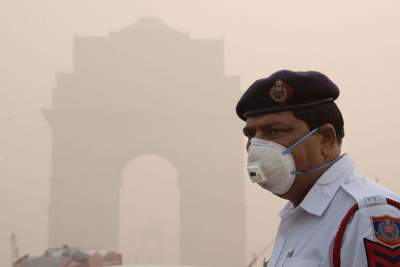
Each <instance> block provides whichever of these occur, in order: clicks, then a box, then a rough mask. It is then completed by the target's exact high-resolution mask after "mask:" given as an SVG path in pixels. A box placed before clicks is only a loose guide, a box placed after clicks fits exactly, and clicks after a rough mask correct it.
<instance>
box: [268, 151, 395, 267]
mask: <svg viewBox="0 0 400 267" xmlns="http://www.w3.org/2000/svg"><path fill="white" fill-rule="evenodd" d="M376 196H378V197H376ZM386 197H388V198H391V199H393V200H395V201H399V197H398V196H397V195H395V194H394V193H392V192H389V191H388V190H387V189H385V188H383V187H381V186H380V185H378V184H376V183H375V182H372V181H370V180H368V179H367V178H364V177H360V176H358V175H357V174H356V173H355V169H354V166H353V162H352V160H351V159H350V157H349V156H348V155H344V156H343V157H342V158H341V159H339V160H338V161H337V162H336V163H335V164H334V165H332V166H331V167H330V168H329V169H328V170H327V171H325V173H324V174H323V175H322V176H321V177H320V178H319V179H318V181H317V182H316V183H315V184H314V186H313V187H312V188H311V189H310V191H309V192H308V193H307V195H306V196H305V197H304V199H303V201H302V202H301V203H300V204H299V205H298V206H297V207H294V206H293V205H292V204H291V203H290V202H288V203H287V204H286V206H285V207H284V208H283V209H282V210H281V212H280V214H279V216H280V217H281V222H280V225H279V228H278V233H277V236H276V238H275V244H274V249H273V251H272V255H271V257H270V260H269V261H268V265H267V266H268V267H281V266H284V267H290V266H296V267H305V266H307V267H314V266H323V267H325V266H333V263H332V252H333V245H334V239H335V236H336V233H337V230H338V228H339V225H340V223H341V221H342V219H343V217H344V216H345V214H346V213H347V212H348V210H349V209H350V208H351V207H352V206H353V205H354V204H355V203H358V204H359V206H360V210H359V211H357V212H356V213H355V215H354V217H353V218H352V220H351V221H350V222H349V224H348V225H347V228H346V231H345V235H344V239H343V243H342V248H341V266H342V267H350V266H352V267H353V266H354V267H358V266H363V267H364V266H365V267H366V266H369V265H368V260H367V255H366V252H365V244H364V242H365V241H364V238H366V239H368V240H372V241H374V242H377V240H376V237H375V230H374V226H373V224H372V218H371V216H373V217H375V216H382V215H390V216H392V217H395V218H398V219H400V210H398V209H397V208H395V207H393V206H390V205H388V204H386V201H384V203H381V202H380V200H385V198H386ZM399 225H400V221H399V224H395V225H393V224H392V226H394V228H393V227H392V230H393V229H394V230H396V229H397V231H398V230H399V228H398V226H399ZM396 227H397V228H396ZM396 234H399V233H398V232H395V233H394V235H395V236H396ZM396 240H397V239H396ZM396 240H395V242H396ZM399 240H400V237H399ZM399 249H400V248H399ZM392 256H393V255H392ZM389 260H394V261H396V260H399V262H397V264H399V265H393V266H400V254H399V257H397V258H396V257H395V258H394V259H389ZM370 264H371V265H370V266H375V265H372V263H371V260H370ZM382 266H386V265H382Z"/></svg>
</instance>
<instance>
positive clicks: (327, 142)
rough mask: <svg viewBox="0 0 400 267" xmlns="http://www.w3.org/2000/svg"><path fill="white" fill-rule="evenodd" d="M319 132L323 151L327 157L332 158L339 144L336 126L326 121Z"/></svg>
mask: <svg viewBox="0 0 400 267" xmlns="http://www.w3.org/2000/svg"><path fill="white" fill-rule="evenodd" d="M318 133H319V134H320V135H321V152H322V154H323V155H324V156H325V157H327V158H330V157H331V156H332V153H335V149H336V146H337V136H336V131H335V127H333V125H332V124H330V123H326V124H324V125H322V126H321V127H320V128H319V130H318Z"/></svg>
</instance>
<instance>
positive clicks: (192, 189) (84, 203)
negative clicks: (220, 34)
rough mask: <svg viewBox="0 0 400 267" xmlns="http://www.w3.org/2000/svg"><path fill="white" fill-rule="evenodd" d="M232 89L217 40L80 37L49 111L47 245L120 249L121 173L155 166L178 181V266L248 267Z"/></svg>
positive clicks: (163, 32) (149, 34) (145, 27)
mask: <svg viewBox="0 0 400 267" xmlns="http://www.w3.org/2000/svg"><path fill="white" fill-rule="evenodd" d="M239 87H240V80H239V77H238V76H230V75H227V74H225V68H224V42H223V39H195V38H191V37H190V35H189V34H187V33H182V32H179V31H177V30H175V29H173V28H172V27H170V26H168V25H166V24H165V23H164V22H162V21H161V20H159V19H156V18H143V19H139V20H138V21H137V22H136V23H134V24H132V25H131V26H129V27H127V28H124V29H122V30H120V31H116V32H111V33H110V34H109V35H107V36H103V37H93V36H75V37H74V40H73V69H72V71H71V72H70V73H58V74H57V76H56V85H55V87H54V90H53V106H52V108H51V109H50V110H46V111H45V116H46V118H47V120H48V122H49V124H50V126H51V129H52V133H53V150H52V173H51V177H50V183H51V189H50V190H51V199H50V210H49V228H50V229H49V245H50V246H61V245H63V244H66V243H67V244H71V245H75V246H81V247H90V248H94V249H97V248H108V249H118V243H119V240H118V231H119V215H120V214H119V212H120V211H119V209H118V207H119V203H120V190H121V172H122V171H123V169H124V168H125V166H126V165H127V164H128V163H129V162H130V161H131V160H132V159H134V158H135V157H138V156H140V155H144V154H153V155H160V156H161V157H163V158H165V159H167V160H168V161H169V162H171V163H172V164H173V166H174V167H175V168H176V170H177V173H178V185H177V186H178V188H179V194H180V204H179V214H180V218H179V221H180V249H179V250H180V263H181V264H184V265H199V266H211V267H225V266H226V267H228V266H229V267H243V266H244V265H245V240H246V238H245V192H244V183H245V180H244V161H243V139H242V136H241V133H240V131H241V123H240V121H239V119H238V118H236V114H235V110H234V108H235V104H236V101H237V100H238V98H239V96H240V93H241V92H240V88H239ZM154 186H157V185H154ZM160 205H162V203H161V204H160ZM132 216H134V214H132Z"/></svg>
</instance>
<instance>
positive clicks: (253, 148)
mask: <svg viewBox="0 0 400 267" xmlns="http://www.w3.org/2000/svg"><path fill="white" fill-rule="evenodd" d="M318 129H319V128H316V129H314V130H312V131H311V132H309V133H308V134H306V135H305V136H303V137H302V138H300V140H298V141H297V142H295V143H294V144H292V145H291V146H289V147H288V148H286V147H284V146H282V145H280V144H278V143H275V142H272V141H266V140H262V139H258V138H252V139H251V143H250V146H249V150H248V159H247V171H248V173H249V176H250V180H251V181H252V182H253V183H259V184H262V185H263V187H264V188H266V189H268V190H269V191H271V192H272V193H273V194H275V195H282V194H284V193H286V192H287V191H289V189H290V187H291V186H292V184H293V181H294V178H295V176H296V175H299V174H304V173H310V172H316V171H319V170H321V169H322V168H325V167H327V166H329V165H331V164H333V163H334V162H335V161H336V160H335V161H332V162H328V163H326V164H324V165H322V166H319V167H317V168H313V169H310V170H306V171H297V170H296V165H295V162H294V159H293V156H292V154H291V151H292V149H293V148H294V147H295V146H296V145H298V144H300V143H301V142H303V141H304V140H305V139H307V138H308V137H310V136H311V135H312V134H313V133H315V132H316V131H317V130H318Z"/></svg>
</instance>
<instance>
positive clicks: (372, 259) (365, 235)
mask: <svg viewBox="0 0 400 267" xmlns="http://www.w3.org/2000/svg"><path fill="white" fill-rule="evenodd" d="M340 255H341V266H343V267H344V266H346V267H347V266H349V267H350V266H351V267H368V266H400V210H399V208H398V207H395V206H393V205H390V204H379V205H372V206H364V207H360V208H359V210H358V211H356V212H355V214H354V215H353V217H352V218H351V219H350V221H349V223H348V224H347V226H346V229H345V231H344V236H343V242H342V246H341V250H340Z"/></svg>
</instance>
